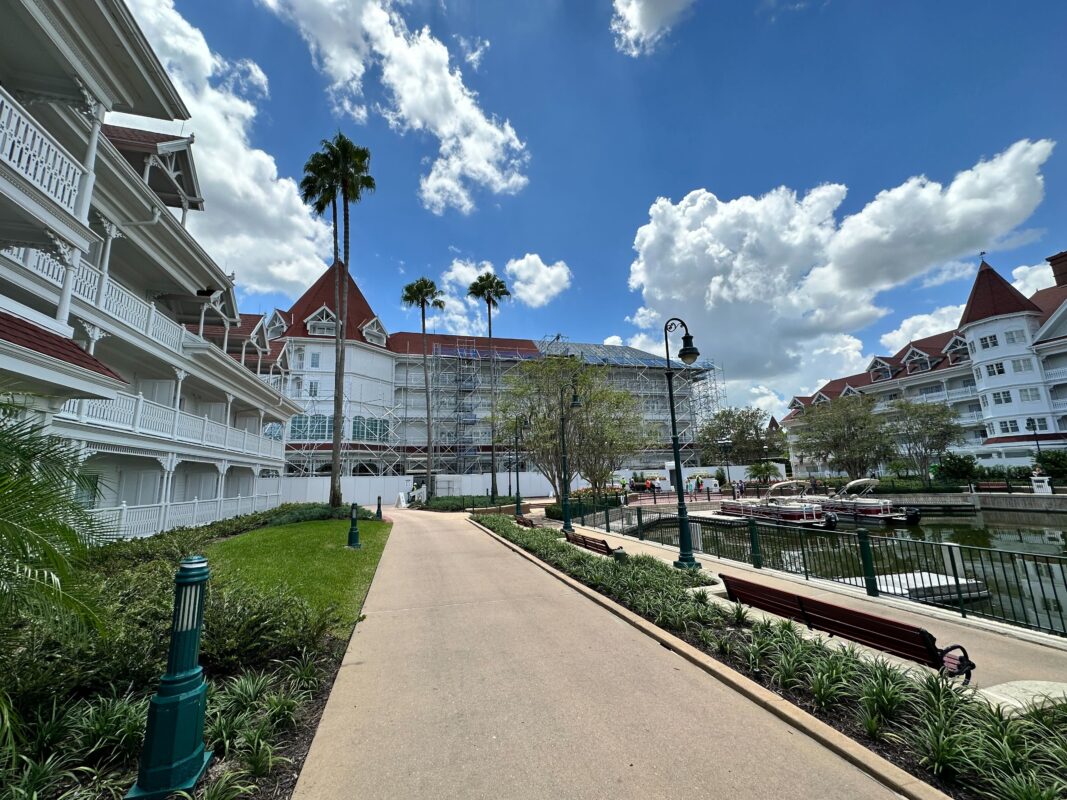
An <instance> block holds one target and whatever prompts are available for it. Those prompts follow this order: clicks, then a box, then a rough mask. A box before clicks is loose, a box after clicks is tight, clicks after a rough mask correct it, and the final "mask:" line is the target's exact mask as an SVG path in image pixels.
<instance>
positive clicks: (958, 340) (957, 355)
mask: <svg viewBox="0 0 1067 800" xmlns="http://www.w3.org/2000/svg"><path fill="white" fill-rule="evenodd" d="M944 352H945V354H946V355H948V363H949V364H962V363H964V362H965V361H970V360H971V354H970V351H969V350H968V347H967V342H966V341H965V340H964V339H963V338H962V337H959V336H955V337H953V339H952V341H951V342H949V343H948V347H946V348H945V350H944Z"/></svg>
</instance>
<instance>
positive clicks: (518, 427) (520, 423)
mask: <svg viewBox="0 0 1067 800" xmlns="http://www.w3.org/2000/svg"><path fill="white" fill-rule="evenodd" d="M529 424H530V421H529V419H527V417H526V416H525V415H523V414H520V415H519V416H518V417H517V418H516V420H515V516H516V517H521V516H522V492H521V491H520V490H519V441H520V439H521V436H522V431H523V429H524V428H526V427H527V426H528V425H529Z"/></svg>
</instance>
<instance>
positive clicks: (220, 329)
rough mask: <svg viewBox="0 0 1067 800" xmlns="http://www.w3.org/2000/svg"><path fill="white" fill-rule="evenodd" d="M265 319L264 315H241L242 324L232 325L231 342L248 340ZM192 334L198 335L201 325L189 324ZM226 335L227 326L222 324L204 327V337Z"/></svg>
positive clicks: (187, 325) (187, 326)
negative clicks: (242, 339)
mask: <svg viewBox="0 0 1067 800" xmlns="http://www.w3.org/2000/svg"><path fill="white" fill-rule="evenodd" d="M261 319H263V315H262V314H241V322H240V324H239V325H233V324H231V325H230V341H231V342H232V341H233V340H234V339H235V338H236V339H238V340H240V339H241V338H242V337H244V338H247V337H249V336H251V335H252V331H254V330H255V329H256V325H258V324H259V321H260V320H261ZM185 327H186V328H187V329H188V330H189V331H190V332H191V333H197V332H198V331H199V330H200V324H199V323H197V322H191V323H187V324H186V326H185ZM225 335H226V326H225V325H221V324H214V323H213V324H211V325H207V324H205V325H204V337H205V338H211V337H215V336H217V337H220V338H221V337H223V336H225Z"/></svg>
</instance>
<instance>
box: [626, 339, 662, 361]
mask: <svg viewBox="0 0 1067 800" xmlns="http://www.w3.org/2000/svg"><path fill="white" fill-rule="evenodd" d="M626 344H627V345H629V346H630V347H636V348H637V349H638V350H644V351H645V352H646V353H654V354H655V355H657V356H659V355H663V354H664V353H663V340H662V339H657V338H656V337H655V336H649V335H648V334H647V333H635V334H634V335H633V336H631V337H630V338H629V339H627V340H626Z"/></svg>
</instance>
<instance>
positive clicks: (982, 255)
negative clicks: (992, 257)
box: [978, 250, 985, 261]
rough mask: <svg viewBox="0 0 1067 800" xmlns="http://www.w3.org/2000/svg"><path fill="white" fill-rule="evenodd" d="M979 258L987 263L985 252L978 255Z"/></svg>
mask: <svg viewBox="0 0 1067 800" xmlns="http://www.w3.org/2000/svg"><path fill="white" fill-rule="evenodd" d="M978 258H980V259H981V260H982V261H985V250H983V251H982V252H980V253H979V254H978Z"/></svg>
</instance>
